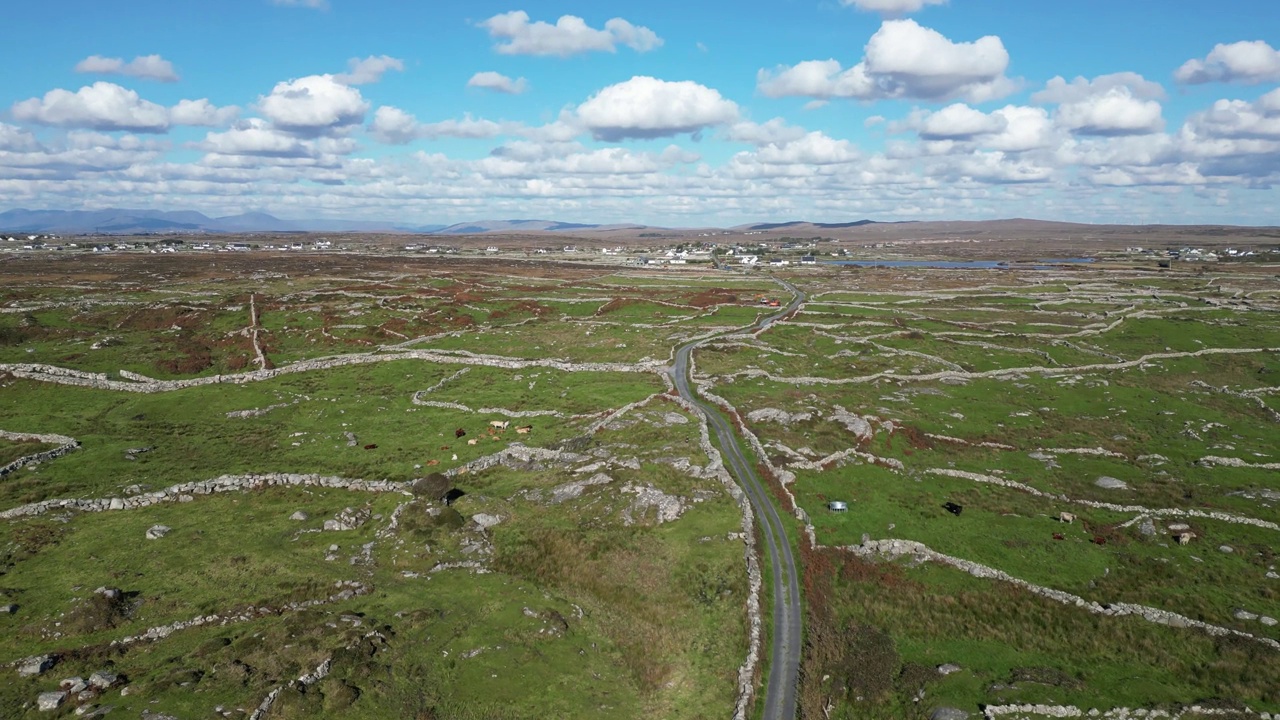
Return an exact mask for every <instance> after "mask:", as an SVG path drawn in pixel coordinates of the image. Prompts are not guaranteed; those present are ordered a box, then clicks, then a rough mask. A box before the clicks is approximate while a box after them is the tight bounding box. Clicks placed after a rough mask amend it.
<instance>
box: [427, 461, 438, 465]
mask: <svg viewBox="0 0 1280 720" xmlns="http://www.w3.org/2000/svg"><path fill="white" fill-rule="evenodd" d="M439 464H440V461H439V460H428V461H427V465H428V466H433V465H439Z"/></svg>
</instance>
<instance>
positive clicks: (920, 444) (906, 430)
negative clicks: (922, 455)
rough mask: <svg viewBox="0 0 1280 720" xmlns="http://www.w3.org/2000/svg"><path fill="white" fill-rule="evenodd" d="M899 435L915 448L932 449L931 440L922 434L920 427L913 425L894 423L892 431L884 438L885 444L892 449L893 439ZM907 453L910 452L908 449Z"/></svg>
mask: <svg viewBox="0 0 1280 720" xmlns="http://www.w3.org/2000/svg"><path fill="white" fill-rule="evenodd" d="M899 435H901V436H902V437H903V439H904V440H905V442H906V443H907V444H908V445H909V446H910V447H911V448H913V449H916V450H932V449H933V440H932V439H931V438H929V437H928V436H927V435H925V434H924V431H922V430H921V429H920V428H918V427H915V426H914V425H894V428H893V432H891V433H889V437H888V438H887V439H886V440H885V446H886V447H888V448H889V449H890V450H892V449H893V439H894V438H895V437H898V436H899ZM904 452H907V454H910V453H909V452H908V451H905V450H904Z"/></svg>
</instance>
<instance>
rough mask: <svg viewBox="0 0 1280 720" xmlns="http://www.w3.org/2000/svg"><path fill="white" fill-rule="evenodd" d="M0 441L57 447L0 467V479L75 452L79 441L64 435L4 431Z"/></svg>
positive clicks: (1, 433) (1, 431)
mask: <svg viewBox="0 0 1280 720" xmlns="http://www.w3.org/2000/svg"><path fill="white" fill-rule="evenodd" d="M0 439H4V440H9V441H11V442H39V443H44V444H46V445H57V446H58V447H56V448H53V449H52V450H45V451H43V452H38V453H32V454H31V455H26V456H23V457H20V458H18V459H17V460H14V461H13V462H11V463H9V464H7V465H5V466H3V467H0V477H4V476H6V475H8V474H9V473H11V472H13V471H15V470H20V469H22V468H24V467H26V466H27V465H30V464H32V463H39V462H45V461H46V460H53V459H54V458H60V457H62V456H63V455H66V454H67V453H69V452H71V451H72V450H75V449H76V448H78V447H80V441H79V440H76V439H75V438H73V437H67V436H66V435H51V434H50V435H41V434H38V433H14V432H8V431H6V430H0Z"/></svg>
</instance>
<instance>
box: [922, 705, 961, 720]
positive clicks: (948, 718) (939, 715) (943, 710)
mask: <svg viewBox="0 0 1280 720" xmlns="http://www.w3.org/2000/svg"><path fill="white" fill-rule="evenodd" d="M929 720H969V713H967V712H965V711H963V710H960V709H959V708H953V707H940V708H934V710H933V712H931V713H929Z"/></svg>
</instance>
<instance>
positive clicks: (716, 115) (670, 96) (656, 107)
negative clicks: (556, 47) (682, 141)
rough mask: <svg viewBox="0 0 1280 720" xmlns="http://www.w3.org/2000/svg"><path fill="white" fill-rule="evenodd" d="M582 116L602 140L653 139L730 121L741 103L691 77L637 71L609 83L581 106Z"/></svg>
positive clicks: (733, 118)
mask: <svg viewBox="0 0 1280 720" xmlns="http://www.w3.org/2000/svg"><path fill="white" fill-rule="evenodd" d="M577 118H578V120H579V121H580V122H581V123H582V125H583V126H584V127H586V128H587V129H588V130H590V131H591V134H592V135H593V136H595V137H596V138H597V139H600V140H609V141H614V140H620V139H623V138H654V137H665V136H671V135H680V134H683V133H697V132H699V131H701V130H702V129H704V128H706V127H709V126H715V125H726V124H728V123H731V122H733V121H735V120H737V119H738V106H737V104H735V103H734V102H733V101H731V100H726V99H725V98H723V97H721V96H720V93H719V92H717V91H716V90H713V89H711V88H709V87H706V86H705V85H699V84H698V83H695V82H692V81H688V80H685V81H682V82H669V81H666V80H659V79H657V78H652V77H646V76H637V77H633V78H631V79H630V80H627V81H626V82H621V83H618V84H616V85H610V86H609V87H606V88H604V89H603V90H601V91H600V92H598V93H596V94H595V95H593V96H591V98H589V99H588V100H587V101H586V102H584V103H582V104H581V105H579V106H578V110H577Z"/></svg>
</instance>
